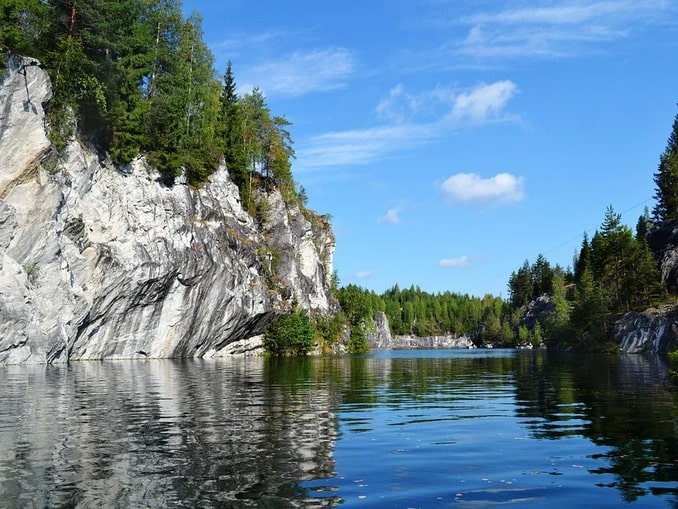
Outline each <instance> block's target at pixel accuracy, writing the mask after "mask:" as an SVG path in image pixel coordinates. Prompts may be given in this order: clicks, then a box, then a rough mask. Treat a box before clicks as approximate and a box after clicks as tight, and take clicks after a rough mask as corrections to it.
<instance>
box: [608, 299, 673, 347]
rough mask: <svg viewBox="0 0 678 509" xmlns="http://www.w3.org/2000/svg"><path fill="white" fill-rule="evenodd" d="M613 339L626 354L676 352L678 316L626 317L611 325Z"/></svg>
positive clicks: (645, 314) (653, 312) (653, 313)
mask: <svg viewBox="0 0 678 509" xmlns="http://www.w3.org/2000/svg"><path fill="white" fill-rule="evenodd" d="M612 338H613V340H614V342H615V343H617V344H618V345H619V349H620V350H621V351H622V352H626V353H666V352H670V351H672V350H675V349H676V348H678V312H677V311H676V310H667V311H664V312H662V311H659V310H649V311H646V312H643V313H626V314H625V315H624V316H622V317H621V318H619V319H617V320H616V321H615V323H614V328H613V331H612Z"/></svg>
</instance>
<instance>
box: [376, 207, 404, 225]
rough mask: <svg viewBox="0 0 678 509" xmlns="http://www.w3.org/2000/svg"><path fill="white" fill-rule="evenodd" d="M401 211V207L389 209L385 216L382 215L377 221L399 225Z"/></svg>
mask: <svg viewBox="0 0 678 509" xmlns="http://www.w3.org/2000/svg"><path fill="white" fill-rule="evenodd" d="M401 211H402V207H394V208H392V209H389V210H388V211H386V214H384V215H383V216H379V218H378V219H377V221H378V222H380V223H391V224H398V223H400V212H401Z"/></svg>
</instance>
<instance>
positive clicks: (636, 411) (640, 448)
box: [516, 355, 678, 507]
mask: <svg viewBox="0 0 678 509" xmlns="http://www.w3.org/2000/svg"><path fill="white" fill-rule="evenodd" d="M665 376H666V366H665V364H663V363H662V362H661V361H660V359H659V358H656V357H644V356H640V355H624V356H621V357H616V356H604V355H600V356H584V357H582V356H577V357H568V356H557V355H552V356H548V357H546V356H542V357H535V356H530V357H524V358H522V359H521V362H520V363H519V364H518V366H517V369H516V379H517V394H518V399H519V403H520V405H519V407H518V415H519V416H521V417H526V418H528V419H527V420H526V421H525V423H526V424H527V425H528V426H529V428H530V429H531V430H532V432H533V433H534V435H535V436H536V437H538V438H546V439H554V440H555V439H562V438H563V437H566V436H571V435H581V436H585V437H588V438H590V439H591V440H592V441H593V442H594V443H595V444H596V445H598V446H599V451H598V452H596V453H594V454H592V455H591V457H592V458H593V459H596V460H599V461H598V463H601V465H600V466H596V467H595V468H592V469H591V473H595V474H604V475H608V476H611V477H612V480H611V481H610V482H607V483H606V482H600V483H598V485H599V486H604V487H613V488H618V489H619V490H620V491H621V493H622V498H623V499H624V501H626V502H632V501H635V500H637V499H638V497H640V496H643V495H648V494H655V495H660V494H661V495H666V494H673V495H674V501H675V502H674V505H675V506H677V507H678V497H675V495H678V486H677V485H676V482H677V481H678V406H676V402H677V399H678V398H677V397H676V393H675V392H670V391H669V390H667V387H666V386H665V384H664V380H665Z"/></svg>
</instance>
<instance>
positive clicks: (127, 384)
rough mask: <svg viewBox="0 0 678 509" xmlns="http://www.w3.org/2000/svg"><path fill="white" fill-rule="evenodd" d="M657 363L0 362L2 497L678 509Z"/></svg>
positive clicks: (442, 359) (512, 358) (668, 404)
mask: <svg viewBox="0 0 678 509" xmlns="http://www.w3.org/2000/svg"><path fill="white" fill-rule="evenodd" d="M654 362H656V360H654V359H646V358H643V357H639V356H625V357H621V358H617V357H581V356H580V357H568V356H562V355H554V354H547V353H546V352H537V351H534V352H515V351H494V352H492V351H488V352H481V351H407V352H397V351H396V352H377V353H374V354H371V355H367V356H359V357H319V358H309V359H223V360H214V361H185V362H175V361H149V362H97V363H74V364H72V365H71V366H40V367H37V366H31V367H27V366H5V367H1V368H0V387H2V388H3V389H2V391H0V500H1V501H2V504H4V505H3V506H7V507H40V508H42V507H50V508H52V507H86V508H89V507H125V508H128V507H236V508H238V507H276V508H277V507H324V506H325V507H326V506H336V505H339V504H341V506H342V507H352V506H353V505H356V506H361V507H371V508H372V507H416V506H421V507H450V506H452V505H454V506H455V507H457V506H458V507H466V506H467V507H486V506H494V505H502V506H505V505H511V506H519V507H535V508H536V507H544V506H548V507H552V508H557V507H572V506H573V505H581V506H582V507H616V506H617V505H619V504H620V503H621V502H622V501H625V502H632V503H633V505H634V509H635V508H636V507H658V506H664V507H671V506H672V507H676V508H678V497H677V496H676V493H677V488H678V462H677V458H678V444H677V439H676V437H677V436H678V415H677V412H678V410H677V408H678V407H677V406H676V394H675V393H671V392H669V391H667V389H666V388H665V387H664V385H663V380H662V377H661V369H664V368H663V367H662V366H661V365H659V366H657V365H652V364H651V363H654ZM657 372H659V373H660V375H659V376H656V377H653V376H652V375H651V373H657ZM8 501H9V502H8Z"/></svg>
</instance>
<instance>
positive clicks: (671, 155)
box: [653, 114, 678, 223]
mask: <svg viewBox="0 0 678 509" xmlns="http://www.w3.org/2000/svg"><path fill="white" fill-rule="evenodd" d="M654 183H655V186H656V190H655V199H656V205H655V207H654V209H653V214H654V219H655V222H657V223H662V222H665V221H672V220H674V219H678V114H677V115H676V117H675V118H674V120H673V129H672V131H671V134H670V135H669V139H668V141H667V143H666V149H665V150H664V153H663V154H661V156H659V168H658V169H657V172H656V173H655V174H654Z"/></svg>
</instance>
